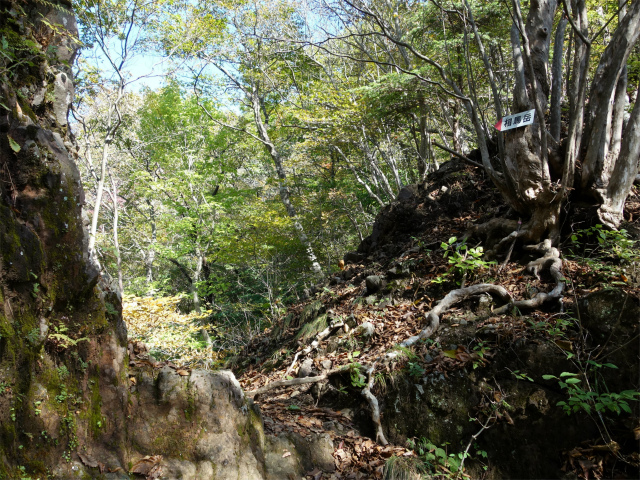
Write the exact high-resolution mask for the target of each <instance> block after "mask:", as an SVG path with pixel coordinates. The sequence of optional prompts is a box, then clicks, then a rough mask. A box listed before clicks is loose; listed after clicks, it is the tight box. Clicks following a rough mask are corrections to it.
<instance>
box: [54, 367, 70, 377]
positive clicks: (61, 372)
mask: <svg viewBox="0 0 640 480" xmlns="http://www.w3.org/2000/svg"><path fill="white" fill-rule="evenodd" d="M56 370H57V371H58V376H59V377H60V379H61V380H64V379H65V378H67V377H68V376H69V369H68V368H67V366H66V365H60V366H59V367H58V368H57V369H56Z"/></svg>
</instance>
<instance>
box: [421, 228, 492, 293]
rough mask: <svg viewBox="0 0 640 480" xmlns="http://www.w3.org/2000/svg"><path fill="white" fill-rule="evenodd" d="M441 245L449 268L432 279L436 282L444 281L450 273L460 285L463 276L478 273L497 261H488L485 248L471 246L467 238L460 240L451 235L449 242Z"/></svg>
mask: <svg viewBox="0 0 640 480" xmlns="http://www.w3.org/2000/svg"><path fill="white" fill-rule="evenodd" d="M440 247H441V248H442V249H443V250H444V253H443V255H442V256H443V257H444V258H446V259H447V261H448V262H449V265H450V267H449V270H448V271H447V272H446V273H444V274H442V275H439V276H438V277H436V278H435V279H434V280H432V281H433V282H434V283H443V282H444V281H445V280H446V278H447V277H448V276H449V275H452V274H453V276H454V278H456V281H457V283H458V285H459V284H460V283H461V282H462V278H466V277H467V276H469V275H470V274H474V273H477V272H479V271H481V270H483V269H486V268H489V267H490V266H492V265H495V264H496V262H495V261H489V262H488V261H486V260H483V259H482V257H483V255H484V249H483V248H482V247H481V246H478V247H473V248H470V247H469V246H468V245H467V243H466V240H462V241H461V242H458V238H457V237H451V238H449V240H448V241H447V242H442V243H441V244H440Z"/></svg>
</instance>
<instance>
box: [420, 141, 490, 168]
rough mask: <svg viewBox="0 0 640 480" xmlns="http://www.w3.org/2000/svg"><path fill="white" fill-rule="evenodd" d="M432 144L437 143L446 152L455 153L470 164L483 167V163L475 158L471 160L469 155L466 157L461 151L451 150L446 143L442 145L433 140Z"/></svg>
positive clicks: (454, 154)
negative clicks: (475, 160)
mask: <svg viewBox="0 0 640 480" xmlns="http://www.w3.org/2000/svg"><path fill="white" fill-rule="evenodd" d="M431 145H435V146H436V147H438V148H441V149H442V150H444V151H445V152H448V153H450V154H451V155H453V156H454V157H457V158H459V159H460V160H464V161H465V162H467V163H468V164H469V165H473V166H474V167H480V168H483V166H482V164H481V163H478V162H474V161H473V160H471V159H470V158H468V157H465V156H464V155H462V154H461V153H458V152H456V151H455V150H451V149H450V148H447V147H445V146H444V145H440V144H439V143H437V142H431Z"/></svg>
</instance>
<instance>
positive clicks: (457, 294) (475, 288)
mask: <svg viewBox="0 0 640 480" xmlns="http://www.w3.org/2000/svg"><path fill="white" fill-rule="evenodd" d="M481 293H490V294H492V295H497V296H498V297H500V298H501V299H502V300H503V301H510V300H511V295H509V292H507V290H506V289H505V288H503V287H501V286H500V285H491V284H488V283H481V284H479V285H471V286H470V287H465V288H459V289H457V290H452V291H450V292H449V293H448V294H447V295H446V296H445V297H444V298H443V299H442V300H440V301H439V302H438V304H437V305H436V306H435V307H434V308H433V309H432V310H431V311H430V312H429V313H428V314H427V316H426V319H427V322H428V325H427V327H426V328H425V329H424V330H422V331H421V332H420V333H419V334H418V335H414V336H413V337H409V338H408V339H406V340H405V341H404V342H402V343H401V344H400V346H402V347H410V346H411V345H413V344H414V343H416V342H417V341H418V340H426V339H427V338H429V337H431V335H433V334H434V333H435V331H436V330H437V329H438V326H439V325H440V315H442V314H443V313H445V312H446V311H447V310H448V309H449V308H451V306H452V305H454V304H455V303H458V302H460V301H462V300H465V299H467V298H469V297H472V296H473V295H479V294H481Z"/></svg>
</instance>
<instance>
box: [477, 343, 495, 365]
mask: <svg viewBox="0 0 640 480" xmlns="http://www.w3.org/2000/svg"><path fill="white" fill-rule="evenodd" d="M490 351H491V350H490V349H489V347H488V346H487V345H486V344H485V343H484V342H482V341H480V342H478V344H477V345H476V346H475V347H473V352H474V353H475V354H476V358H474V360H473V369H474V370H475V369H476V368H478V367H483V366H484V365H485V364H486V363H488V360H487V359H486V356H487V354H488V353H489V352H490Z"/></svg>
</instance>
